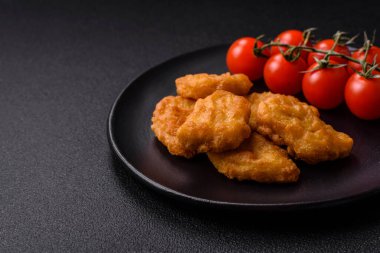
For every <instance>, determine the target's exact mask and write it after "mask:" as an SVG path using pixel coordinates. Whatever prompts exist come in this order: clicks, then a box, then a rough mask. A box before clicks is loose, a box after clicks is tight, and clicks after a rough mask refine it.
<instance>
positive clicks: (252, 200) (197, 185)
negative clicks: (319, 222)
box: [108, 46, 380, 210]
mask: <svg viewBox="0 0 380 253" xmlns="http://www.w3.org/2000/svg"><path fill="white" fill-rule="evenodd" d="M226 50H227V46H218V47H212V48H207V49H203V50H199V51H195V52H192V53H188V54H184V55H182V56H179V57H176V58H173V59H171V60H169V61H167V62H165V63H163V64H160V65H158V66H156V67H154V68H152V69H150V70H148V71H147V72H145V73H144V74H142V75H141V76H139V77H138V78H137V79H135V80H134V81H132V82H131V83H130V84H129V85H128V86H127V88H126V89H125V90H124V91H123V92H122V93H121V94H120V96H119V97H118V98H117V100H116V102H115V104H114V105H113V107H112V110H111V112H110V116H109V121H108V137H109V141H110V145H111V149H112V150H113V151H114V152H115V153H116V155H117V157H118V158H119V159H120V160H121V161H122V162H123V163H124V164H125V165H126V168H129V169H130V170H131V171H132V172H133V174H134V175H136V176H137V177H138V178H139V179H141V180H142V181H143V182H145V183H146V184H147V185H149V186H151V187H153V189H155V190H157V191H160V192H162V193H166V194H168V195H169V196H172V197H175V198H177V199H179V200H186V201H190V202H194V203H197V204H206V205H216V206H222V207H227V208H238V209H252V210H253V209H255V210H289V209H304V208H315V207H325V206H331V205H337V204H341V203H346V202H348V201H353V200H356V199H359V198H362V197H364V196H368V195H370V194H373V193H375V192H377V191H378V190H379V189H380V121H379V120H377V121H363V120H359V119H356V118H355V117H354V116H352V115H351V113H350V112H349V111H348V109H347V108H346V107H345V106H344V105H342V106H340V107H339V108H337V109H335V110H332V111H321V118H322V119H323V120H325V121H326V122H327V123H329V124H331V125H332V126H333V127H334V128H335V129H337V130H339V131H343V132H345V133H347V134H349V135H350V136H351V137H353V139H354V148H353V151H352V154H351V156H350V157H348V158H346V159H342V160H338V161H333V162H325V163H321V164H318V165H314V166H310V165H306V164H304V163H301V162H298V166H299V168H300V169H301V176H300V180H299V182H298V183H296V184H293V185H263V184H258V183H255V182H238V181H234V180H229V179H227V178H226V177H224V176H223V175H221V174H219V173H218V172H217V171H216V169H215V168H214V167H213V166H212V164H211V163H210V162H209V161H208V160H207V157H206V156H205V155H199V156H197V157H196V158H193V159H191V160H187V159H185V158H181V157H175V156H172V155H170V154H169V152H168V151H167V149H166V148H165V147H164V146H163V145H162V144H161V143H160V142H159V141H157V140H156V138H155V136H154V134H153V132H152V131H151V130H150V125H151V116H152V112H153V110H154V108H155V105H156V103H157V102H158V101H159V100H161V99H162V98H163V97H165V96H168V95H174V94H175V84H174V80H175V79H176V78H177V77H179V76H182V75H185V74H189V73H199V72H207V73H223V72H226V71H227V69H226V66H225V53H226ZM264 90H266V87H265V85H264V83H263V82H255V85H254V88H253V91H264Z"/></svg>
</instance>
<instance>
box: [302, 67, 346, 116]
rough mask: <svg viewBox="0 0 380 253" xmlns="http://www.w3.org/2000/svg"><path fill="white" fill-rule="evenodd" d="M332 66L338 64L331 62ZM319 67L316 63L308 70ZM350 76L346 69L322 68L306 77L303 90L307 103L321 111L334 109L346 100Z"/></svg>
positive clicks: (307, 74)
mask: <svg viewBox="0 0 380 253" xmlns="http://www.w3.org/2000/svg"><path fill="white" fill-rule="evenodd" d="M331 64H337V63H336V62H331ZM317 66H318V63H314V64H313V65H311V66H310V67H309V69H308V70H312V69H314V68H316V67H317ZM348 77H349V75H348V72H347V70H346V68H345V67H341V68H322V69H318V70H315V71H312V72H308V73H306V74H305V75H304V77H303V80H302V90H303V94H304V95H305V97H306V99H307V101H309V103H310V104H312V105H314V106H315V107H318V108H320V109H332V108H334V107H336V106H338V105H339V104H340V103H341V102H342V101H343V98H344V87H345V85H346V82H347V79H348Z"/></svg>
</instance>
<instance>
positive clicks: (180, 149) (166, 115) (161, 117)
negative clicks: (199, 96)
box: [151, 96, 195, 158]
mask: <svg viewBox="0 0 380 253" xmlns="http://www.w3.org/2000/svg"><path fill="white" fill-rule="evenodd" d="M194 104H195V101H193V100H191V99H187V98H182V97H179V96H177V97H173V96H168V97H165V98H163V99H162V100H161V101H160V102H158V103H157V105H156V109H155V110H154V112H153V117H152V126H151V128H152V130H153V132H154V133H155V134H156V136H157V138H158V140H159V141H160V142H162V144H164V145H165V146H166V147H167V148H168V150H169V152H170V153H171V154H173V155H178V156H184V157H186V158H190V157H192V156H193V155H195V152H194V151H192V150H188V149H186V148H185V147H184V146H183V145H182V144H181V143H180V142H179V141H178V138H177V135H176V134H177V130H178V128H179V127H180V126H181V125H182V124H183V122H185V120H186V118H187V116H188V115H189V114H190V113H191V112H192V111H193V108H194Z"/></svg>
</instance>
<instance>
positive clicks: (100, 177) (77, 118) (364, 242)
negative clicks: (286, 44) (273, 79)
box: [0, 0, 380, 252]
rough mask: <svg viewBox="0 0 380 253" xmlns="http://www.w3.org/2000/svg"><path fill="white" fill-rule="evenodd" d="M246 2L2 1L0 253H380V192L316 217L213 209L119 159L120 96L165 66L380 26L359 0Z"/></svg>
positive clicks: (375, 9) (375, 13)
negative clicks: (194, 54)
mask: <svg viewBox="0 0 380 253" xmlns="http://www.w3.org/2000/svg"><path fill="white" fill-rule="evenodd" d="M189 2H190V1H189ZM237 2H238V3H232V1H228V2H227V1H226V2H217V1H215V2H204V1H192V2H191V4H190V3H184V2H182V1H172V2H168V1H144V0H138V1H126V2H124V3H117V2H115V1H111V2H110V1H108V2H106V1H102V2H100V1H99V2H96V3H94V2H90V1H88V3H84V2H83V1H73V2H67V1H62V2H58V1H54V3H52V1H17V0H16V1H11V0H1V1H0V32H1V35H0V88H1V89H0V119H1V123H0V252H42V251H45V252H51V251H75V252H78V251H87V252H94V251H95V252H97V251H105V252H110V251H138V252H139V251H154V252H156V251H160V252H161V251H180V252H183V251H202V252H204V251H216V252H224V251H225V252H231V251H252V252H254V251H257V252H305V251H313V252H326V251H334V252H347V251H353V252H358V251H365V252H374V251H378V250H379V247H380V204H379V200H380V197H379V196H374V197H372V198H370V199H367V200H365V201H361V202H359V203H356V204H354V205H348V206H344V207H341V208H334V209H327V210H320V211H314V212H306V213H284V214H268V213H256V212H251V213H236V212H225V211H222V210H213V209H207V210H205V209H202V208H196V207H192V206H184V205H182V204H181V205H178V204H176V203H175V202H174V201H172V200H170V199H167V198H165V197H162V196H161V195H158V194H157V193H155V192H153V191H152V190H149V189H147V188H146V187H145V186H143V185H142V184H141V183H139V182H138V181H136V180H135V179H134V178H133V177H132V176H131V175H130V174H129V173H128V172H127V170H126V169H124V168H123V167H122V166H121V165H120V164H119V163H118V162H117V161H116V160H115V159H114V158H113V156H112V154H111V151H110V149H109V146H108V142H107V136H106V119H107V116H108V113H109V110H110V107H111V105H112V103H113V101H114V100H115V98H116V97H117V95H118V94H119V92H120V91H121V90H122V89H123V88H124V87H125V86H126V84H127V83H128V82H129V81H131V80H132V79H133V78H134V77H135V76H136V75H138V74H139V73H141V72H143V71H145V70H147V69H148V68H150V67H152V66H154V65H156V64H158V63H160V62H162V61H164V60H166V59H169V58H171V57H173V56H176V55H179V54H182V53H184V52H188V51H192V50H195V49H199V48H203V47H208V46H212V45H216V44H220V43H229V42H231V41H233V40H234V39H236V38H238V37H241V36H245V35H251V36H257V35H259V34H262V33H265V34H267V35H268V36H274V35H276V34H277V33H279V32H280V31H281V30H283V29H288V28H299V29H303V28H307V27H312V26H316V27H318V28H319V32H318V34H319V36H320V37H323V36H328V35H331V34H332V33H334V32H335V30H337V29H340V30H343V31H348V32H351V33H353V34H354V33H358V32H361V31H363V30H367V31H372V30H373V29H375V28H378V25H377V22H378V18H379V14H378V7H377V6H373V5H371V4H366V3H365V2H363V1H355V2H352V3H351V2H347V1H344V2H343V1H326V2H324V1H318V2H313V3H312V4H309V5H306V4H305V3H302V2H300V3H296V2H291V1H284V2H282V3H281V2H280V3H277V2H274V1H268V0H267V1H260V2H257V3H254V1H237Z"/></svg>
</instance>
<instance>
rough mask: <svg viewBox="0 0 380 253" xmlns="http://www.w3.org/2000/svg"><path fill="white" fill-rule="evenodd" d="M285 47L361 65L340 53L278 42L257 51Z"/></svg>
mask: <svg viewBox="0 0 380 253" xmlns="http://www.w3.org/2000/svg"><path fill="white" fill-rule="evenodd" d="M277 46H278V47H286V48H290V47H296V48H298V49H300V50H304V51H307V52H312V53H321V54H330V56H338V57H340V58H343V59H346V60H348V61H352V62H355V63H359V64H361V61H360V60H357V59H355V58H352V57H350V56H348V55H345V54H340V53H337V52H331V53H330V50H321V49H316V48H313V47H308V46H304V45H302V46H291V45H289V44H285V43H278V42H270V43H268V44H265V45H263V46H262V47H260V48H259V49H260V50H261V51H262V50H264V49H266V48H269V47H277ZM368 66H371V67H372V66H373V64H370V63H368ZM376 70H378V71H380V68H376Z"/></svg>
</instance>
